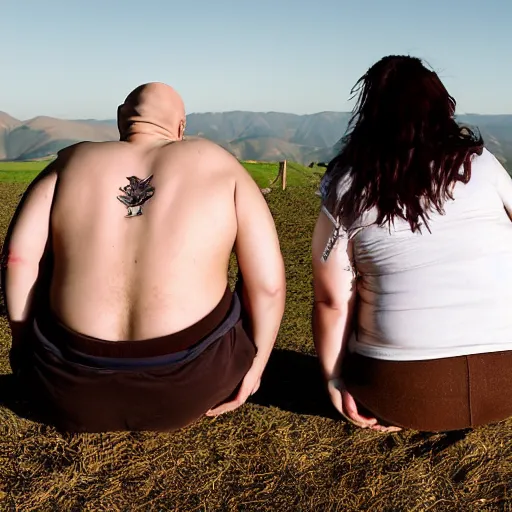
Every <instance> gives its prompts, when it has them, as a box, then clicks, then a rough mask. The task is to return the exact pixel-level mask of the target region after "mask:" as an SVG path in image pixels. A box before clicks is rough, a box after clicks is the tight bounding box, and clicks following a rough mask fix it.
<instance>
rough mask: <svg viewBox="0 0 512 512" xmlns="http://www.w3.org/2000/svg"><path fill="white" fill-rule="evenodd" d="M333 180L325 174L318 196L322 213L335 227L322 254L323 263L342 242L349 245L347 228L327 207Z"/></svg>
mask: <svg viewBox="0 0 512 512" xmlns="http://www.w3.org/2000/svg"><path fill="white" fill-rule="evenodd" d="M331 179H332V178H331V176H330V175H328V174H324V176H323V178H322V181H321V182H320V187H319V190H318V194H319V196H320V197H321V199H322V207H321V211H322V213H323V214H324V215H325V216H326V217H327V218H328V219H329V220H330V221H331V224H332V226H333V229H332V233H331V236H330V237H329V239H328V240H327V244H326V246H325V249H324V252H323V254H322V261H323V262H325V261H326V260H327V258H328V257H329V254H331V252H332V250H333V249H334V247H335V246H337V245H338V244H339V243H342V242H344V243H345V244H346V243H348V233H347V230H346V228H345V227H344V226H343V224H342V223H341V222H340V220H339V219H338V218H335V217H334V216H333V215H332V213H331V212H330V211H329V210H328V208H327V207H326V206H325V202H326V200H327V194H328V192H329V185H330V183H331Z"/></svg>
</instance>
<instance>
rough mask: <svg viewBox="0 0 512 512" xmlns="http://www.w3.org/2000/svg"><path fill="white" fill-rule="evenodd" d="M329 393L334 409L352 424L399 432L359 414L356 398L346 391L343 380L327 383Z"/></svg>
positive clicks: (394, 428) (331, 380)
mask: <svg viewBox="0 0 512 512" xmlns="http://www.w3.org/2000/svg"><path fill="white" fill-rule="evenodd" d="M327 391H328V392H329V397H330V398H331V402H332V403H333V405H334V407H335V408H336V409H337V410H338V412H339V413H340V414H341V415H342V416H343V417H344V418H346V419H347V420H348V421H350V423H352V424H353V425H356V426H357V427H361V428H370V429H371V430H376V431H378V432H399V431H400V430H402V429H401V428H399V427H385V426H383V425H379V423H378V421H377V418H368V417H365V416H362V415H361V414H359V412H358V410H357V403H356V401H355V400H354V397H353V396H352V395H351V394H350V393H349V392H348V391H347V390H346V389H345V386H344V385H343V381H342V380H341V379H339V378H338V379H330V380H328V381H327Z"/></svg>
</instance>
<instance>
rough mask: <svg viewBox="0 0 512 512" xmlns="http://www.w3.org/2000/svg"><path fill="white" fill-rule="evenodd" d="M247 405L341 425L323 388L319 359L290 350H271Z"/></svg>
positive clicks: (341, 418) (338, 415)
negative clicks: (315, 417) (318, 418)
mask: <svg viewBox="0 0 512 512" xmlns="http://www.w3.org/2000/svg"><path fill="white" fill-rule="evenodd" d="M249 402H250V403H253V404H258V405H263V406H267V407H277V408H278V409H281V410H285V411H289V412H293V413H296V414H305V415H309V416H321V417H324V418H331V419H336V420H341V421H344V419H343V417H342V416H341V415H340V414H339V413H338V412H337V411H336V409H334V407H333V406H332V405H331V402H330V400H329V398H328V396H327V393H326V391H325V389H324V386H323V380H322V376H321V372H320V366H319V364H318V359H317V358H316V357H314V356H311V355H307V354H302V353H300V352H295V351H293V350H283V349H274V350H273V352H272V354H271V356H270V359H269V362H268V365H267V367H266V368H265V372H264V374H263V377H262V379H261V386H260V388H259V390H258V392H257V393H256V394H255V395H254V396H253V397H251V398H250V399H249Z"/></svg>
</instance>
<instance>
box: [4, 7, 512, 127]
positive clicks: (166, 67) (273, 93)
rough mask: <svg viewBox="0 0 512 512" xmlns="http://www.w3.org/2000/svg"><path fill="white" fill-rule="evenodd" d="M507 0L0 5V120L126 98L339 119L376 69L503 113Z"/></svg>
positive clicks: (110, 111)
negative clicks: (137, 94)
mask: <svg viewBox="0 0 512 512" xmlns="http://www.w3.org/2000/svg"><path fill="white" fill-rule="evenodd" d="M511 20H512V2H511V1H509V0H486V1H485V2H481V1H476V0H350V1H348V0H314V1H311V0H195V1H194V0H180V1H178V0H135V1H134V0H67V1H64V0H46V1H42V0H0V48H1V53H0V72H1V76H2V79H1V80H0V110H1V111H5V112H7V113H9V114H10V115H12V116H14V117H16V118H18V119H22V120H27V119H30V118H32V117H35V116H38V115H47V116H53V117H59V118H65V119H90V118H96V119H107V118H114V117H115V114H116V110H117V105H119V103H121V102H122V101H123V99H124V98H125V97H126V96H127V94H128V93H129V92H130V91H131V90H132V89H134V88H135V87H136V86H138V85H140V84H142V83H146V82H152V81H159V82H165V83H168V84H169V85H172V86H173V87H174V88H176V89H177V90H178V92H179V93H180V94H181V95H182V97H183V99H184V101H185V105H186V108H187V111H188V112H189V113H192V112H222V111H231V110H250V111H260V112H268V111H278V112H290V113H296V114H309V113H314V112H321V111H326V110H334V111H349V110H351V109H352V107H353V102H351V101H349V98H350V90H351V88H352V86H353V85H354V83H355V82H356V81H357V79H358V78H359V77H360V76H361V75H363V74H364V73H365V71H366V70H367V69H368V68H369V67H370V66H371V65H372V64H373V63H374V62H376V61H377V60H379V59H380V58H381V57H383V56H385V55H389V54H406V55H414V56H417V57H421V58H423V59H425V61H427V62H428V64H430V66H432V68H433V69H434V70H435V71H437V72H438V73H439V75H440V77H441V79H442V81H443V82H444V84H445V85H446V87H447V88H448V91H449V92H450V94H452V95H453V96H454V97H455V99H456V100H457V112H458V113H481V114H512V23H511Z"/></svg>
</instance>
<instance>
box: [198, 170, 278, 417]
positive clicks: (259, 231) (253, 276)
mask: <svg viewBox="0 0 512 512" xmlns="http://www.w3.org/2000/svg"><path fill="white" fill-rule="evenodd" d="M236 165H237V166H240V164H238V163H237V164H236ZM235 208H236V217H237V224H238V230H237V237H236V242H235V252H236V256H237V260H238V266H239V269H240V272H241V274H242V280H243V285H242V296H243V304H244V308H245V310H246V313H247V315H248V317H249V319H250V325H251V332H250V333H249V334H250V335H251V336H252V338H253V340H254V343H255V345H256V347H257V350H258V351H257V354H256V357H255V358H254V362H253V365H252V367H251V369H250V370H249V372H248V373H247V375H246V376H245V378H244V382H243V383H242V386H241V388H240V392H239V393H238V396H237V398H236V399H235V400H234V401H233V402H230V403H227V404H222V405H221V406H219V407H217V408H215V409H214V410H212V411H210V412H209V413H208V415H210V416H215V415H217V414H222V413H224V412H227V411H230V410H233V409H235V408H236V407H238V406H239V405H241V404H242V403H243V402H245V400H246V399H247V398H248V397H249V395H251V394H253V393H255V392H256V390H257V389H258V386H259V383H260V379H261V375H262V373H263V370H264V369H265V366H266V364H267V362H268V359H269V357H270V353H271V351H272V348H273V346H274V343H275V341H276V337H277V334H278V332H279V327H280V324H281V319H282V317H283V313H284V306H285V297H286V282H285V271H284V262H283V257H282V255H281V250H280V247H279V240H278V237H277V231H276V228H275V225H274V219H273V218H272V215H271V213H270V211H269V208H268V206H267V203H266V201H265V199H264V197H263V194H262V193H261V191H260V190H259V188H258V186H257V185H256V183H255V182H254V180H253V179H252V178H251V176H250V175H249V174H248V173H247V171H245V169H243V168H242V167H241V166H240V169H239V172H238V173H237V179H236V189H235Z"/></svg>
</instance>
